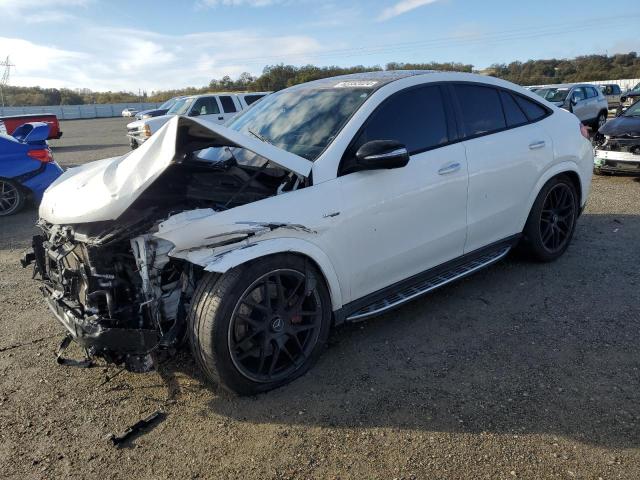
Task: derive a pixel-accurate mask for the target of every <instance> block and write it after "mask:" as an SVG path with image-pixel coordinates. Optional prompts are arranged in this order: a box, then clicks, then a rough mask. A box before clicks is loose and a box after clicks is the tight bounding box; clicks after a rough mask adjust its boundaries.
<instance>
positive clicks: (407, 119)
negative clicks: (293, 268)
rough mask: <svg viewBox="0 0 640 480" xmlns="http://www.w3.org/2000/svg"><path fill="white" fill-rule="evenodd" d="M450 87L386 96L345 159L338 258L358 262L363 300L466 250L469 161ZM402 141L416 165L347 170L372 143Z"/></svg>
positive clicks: (356, 289) (356, 287)
mask: <svg viewBox="0 0 640 480" xmlns="http://www.w3.org/2000/svg"><path fill="white" fill-rule="evenodd" d="M446 104H447V102H446V101H445V98H444V97H443V91H442V87H440V86H437V85H435V86H434V85H431V86H419V87H413V88H411V89H406V90H402V91H400V92H398V93H396V94H394V95H393V96H391V97H389V98H388V99H387V100H385V101H384V102H383V103H382V104H381V105H380V106H378V108H377V109H376V110H375V111H374V112H373V113H372V114H371V115H370V117H369V119H368V120H367V121H366V122H365V124H364V125H363V127H362V128H361V129H360V132H359V133H358V134H357V135H356V136H355V138H354V141H353V142H352V144H351V146H350V147H349V148H348V149H347V151H346V152H345V154H344V157H343V159H342V162H341V167H340V169H341V170H340V172H339V175H340V176H339V177H338V178H337V179H336V181H337V182H339V190H340V192H341V204H342V207H341V209H340V212H339V216H337V217H336V220H338V221H339V227H338V228H339V229H340V230H339V231H340V237H341V238H342V240H341V241H340V244H341V245H344V248H341V249H339V251H338V252H337V253H336V255H337V257H338V261H340V262H341V263H342V264H343V265H350V266H351V268H350V272H349V273H348V277H349V284H350V298H351V299H358V298H361V297H363V296H365V295H367V294H369V293H372V292H375V291H378V290H380V289H382V288H384V287H387V286H389V285H392V284H394V283H396V282H398V281H400V280H403V279H406V278H407V277H410V276H412V275H415V274H417V273H420V272H422V271H424V270H427V269H429V268H430V267H434V266H436V265H439V264H442V263H444V262H446V261H448V260H452V259H454V258H456V257H458V256H460V255H461V254H462V250H463V247H464V241H465V231H466V203H467V182H468V178H467V162H466V158H465V153H464V147H463V146H462V145H461V144H460V143H456V144H452V143H451V142H452V141H453V140H454V139H455V138H456V135H457V134H456V132H455V131H454V124H453V123H452V122H453V118H452V117H451V116H448V114H447V107H446ZM372 140H396V141H399V142H401V143H403V144H404V145H406V147H407V149H408V150H409V152H410V161H409V163H408V164H407V165H406V166H405V167H402V168H398V169H393V170H376V171H359V172H352V173H347V171H345V165H348V164H349V161H350V160H351V159H353V157H354V155H355V152H356V151H357V150H358V148H359V147H360V146H362V145H363V144H364V143H366V142H369V141H372Z"/></svg>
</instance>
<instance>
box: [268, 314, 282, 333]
mask: <svg viewBox="0 0 640 480" xmlns="http://www.w3.org/2000/svg"><path fill="white" fill-rule="evenodd" d="M283 328H284V322H283V321H282V319H281V318H280V317H276V318H274V319H273V320H272V321H271V329H272V330H273V331H274V332H281V331H282V329H283Z"/></svg>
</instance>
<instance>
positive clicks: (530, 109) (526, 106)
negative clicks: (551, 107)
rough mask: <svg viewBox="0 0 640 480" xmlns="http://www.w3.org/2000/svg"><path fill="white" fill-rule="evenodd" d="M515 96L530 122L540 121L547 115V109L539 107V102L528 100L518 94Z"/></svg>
mask: <svg viewBox="0 0 640 480" xmlns="http://www.w3.org/2000/svg"><path fill="white" fill-rule="evenodd" d="M513 96H514V98H515V99H516V102H517V103H518V105H519V106H520V108H521V109H522V111H523V112H524V114H525V115H526V116H527V118H528V119H529V121H530V122H535V121H537V120H540V119H541V118H543V117H545V116H546V115H547V109H546V108H544V107H543V106H542V105H539V104H538V103H537V102H534V101H533V100H529V99H528V98H525V97H523V96H521V95H518V94H514V95H513Z"/></svg>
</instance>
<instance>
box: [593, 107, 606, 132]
mask: <svg viewBox="0 0 640 480" xmlns="http://www.w3.org/2000/svg"><path fill="white" fill-rule="evenodd" d="M607 117H608V113H607V112H600V114H599V115H598V118H597V119H596V124H595V125H594V128H595V130H596V132H598V130H600V128H602V127H603V126H604V124H605V123H607Z"/></svg>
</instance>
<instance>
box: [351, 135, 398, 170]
mask: <svg viewBox="0 0 640 480" xmlns="http://www.w3.org/2000/svg"><path fill="white" fill-rule="evenodd" d="M407 163H409V152H408V151H407V147H405V146H404V145H403V144H402V143H400V142H396V141H395V140H373V141H371V142H367V143H365V144H364V145H362V146H361V147H360V148H359V149H358V151H357V152H356V162H355V165H354V167H355V168H354V170H380V169H391V168H401V167H404V166H405V165H406V164H407Z"/></svg>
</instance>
